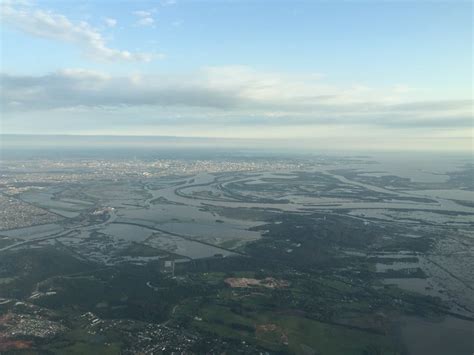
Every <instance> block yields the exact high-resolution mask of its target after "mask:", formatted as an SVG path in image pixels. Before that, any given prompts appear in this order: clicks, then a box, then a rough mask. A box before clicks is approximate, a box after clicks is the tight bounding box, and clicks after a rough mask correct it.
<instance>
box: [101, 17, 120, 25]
mask: <svg viewBox="0 0 474 355" xmlns="http://www.w3.org/2000/svg"><path fill="white" fill-rule="evenodd" d="M104 22H105V24H106V26H107V27H115V26H116V25H117V20H116V19H114V18H106V19H104Z"/></svg>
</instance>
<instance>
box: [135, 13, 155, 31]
mask: <svg viewBox="0 0 474 355" xmlns="http://www.w3.org/2000/svg"><path fill="white" fill-rule="evenodd" d="M153 12H155V10H154V9H152V10H147V11H145V10H137V11H134V12H133V14H134V15H135V16H137V17H138V20H137V22H136V24H137V25H138V26H144V27H149V26H153V25H154V24H155V20H154V19H153V17H152V13H153Z"/></svg>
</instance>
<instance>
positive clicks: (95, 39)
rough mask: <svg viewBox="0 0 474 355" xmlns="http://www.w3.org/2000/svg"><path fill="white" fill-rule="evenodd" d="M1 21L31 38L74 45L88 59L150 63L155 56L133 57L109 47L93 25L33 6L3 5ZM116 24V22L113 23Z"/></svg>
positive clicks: (129, 53) (140, 55)
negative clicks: (77, 21) (74, 21)
mask: <svg viewBox="0 0 474 355" xmlns="http://www.w3.org/2000/svg"><path fill="white" fill-rule="evenodd" d="M1 19H2V21H3V22H4V23H6V24H8V25H10V26H12V27H14V28H15V29H17V30H20V31H22V32H25V33H27V34H29V35H32V36H35V37H40V38H46V39H50V40H55V41H60V42H65V43H71V44H74V45H76V46H78V47H80V48H81V49H82V50H83V51H84V53H85V54H86V55H88V56H89V57H90V58H93V59H96V60H105V61H117V60H121V61H145V62H146V61H150V60H152V59H153V57H154V56H153V54H151V53H132V52H129V51H126V50H118V49H114V48H110V47H108V46H107V44H106V42H105V39H104V37H103V36H102V34H101V33H100V32H99V31H98V30H97V29H95V28H93V27H92V26H91V25H90V24H89V23H87V22H85V21H81V22H79V23H73V22H72V21H70V20H69V19H68V18H67V17H66V16H64V15H61V14H58V13H55V12H53V11H45V10H42V9H39V8H35V7H31V6H21V7H18V6H13V5H11V2H4V3H2V8H1ZM110 20H112V19H110Z"/></svg>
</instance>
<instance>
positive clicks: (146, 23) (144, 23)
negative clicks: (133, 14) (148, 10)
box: [137, 17, 155, 26]
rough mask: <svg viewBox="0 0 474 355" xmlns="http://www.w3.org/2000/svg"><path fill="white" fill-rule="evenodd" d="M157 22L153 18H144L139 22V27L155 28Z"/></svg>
mask: <svg viewBox="0 0 474 355" xmlns="http://www.w3.org/2000/svg"><path fill="white" fill-rule="evenodd" d="M154 23H155V20H154V19H153V18H152V17H143V18H141V19H139V20H138V21H137V25H139V26H153V24H154Z"/></svg>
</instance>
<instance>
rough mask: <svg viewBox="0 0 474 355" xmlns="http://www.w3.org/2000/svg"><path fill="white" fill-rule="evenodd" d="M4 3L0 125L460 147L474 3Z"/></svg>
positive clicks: (11, 130) (467, 113) (468, 118)
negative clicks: (473, 6)
mask: <svg viewBox="0 0 474 355" xmlns="http://www.w3.org/2000/svg"><path fill="white" fill-rule="evenodd" d="M0 4H1V16H0V19H1V38H2V45H1V75H2V79H1V93H2V95H1V107H2V108H1V110H2V111H1V116H2V119H1V126H0V128H1V132H2V133H3V134H61V135H63V134H71V135H146V136H151V135H159V136H175V137H210V138H237V139H261V140H269V141H270V140H273V141H274V140H282V141H284V142H287V143H288V145H291V142H296V143H298V144H300V145H302V146H305V147H314V148H325V149H346V150H350V149H354V150H356V149H358V150H423V151H427V150H433V151H439V150H441V151H469V150H471V149H472V137H473V131H474V130H473V125H472V124H473V121H472V120H473V116H472V113H473V111H472V109H473V101H472V3H471V2H470V1H431V2H428V1H387V2H386V1H382V2H379V1H331V2H329V1H272V2H269V1H251V0H246V1H237V0H235V1H217V0H210V1H190V0H188V1H186V0H181V1H180V0H176V1H175V0H161V1H158V0H157V1H151V0H146V1H119V2H117V1H112V0H102V1H92V0H91V1H58V0H56V1H41V0H38V1H34V0H31V1H30V0H16V1H10V0H3V1H1V2H0ZM272 144H274V143H272Z"/></svg>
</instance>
